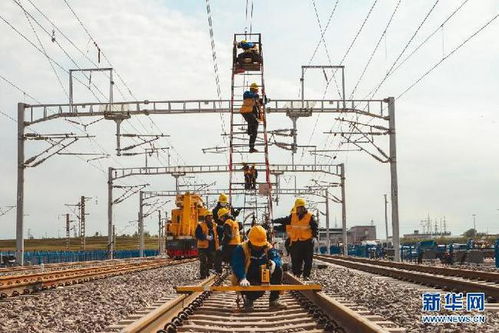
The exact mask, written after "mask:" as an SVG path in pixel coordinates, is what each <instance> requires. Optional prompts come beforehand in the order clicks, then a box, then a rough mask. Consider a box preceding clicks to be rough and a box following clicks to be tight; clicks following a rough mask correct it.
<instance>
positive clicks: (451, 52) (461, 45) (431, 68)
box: [397, 14, 499, 99]
mask: <svg viewBox="0 0 499 333" xmlns="http://www.w3.org/2000/svg"><path fill="white" fill-rule="evenodd" d="M498 16H499V14H496V15H495V16H493V17H492V18H491V19H490V20H488V21H487V22H486V23H485V24H483V25H482V26H481V27H480V28H479V29H478V30H476V31H475V32H473V33H472V34H471V35H470V36H468V38H466V39H465V40H464V41H463V42H461V43H460V44H459V45H458V46H456V47H455V48H454V49H452V51H450V52H449V53H448V54H447V55H446V56H445V57H443V58H442V59H440V61H438V62H437V63H436V64H434V65H433V66H432V67H430V69H428V70H427V71H426V72H425V73H423V74H422V75H421V76H420V77H419V78H418V79H417V80H416V81H414V83H412V84H411V85H409V86H408V87H407V88H406V89H405V90H404V91H403V92H402V93H400V94H399V95H398V96H397V99H399V98H400V97H402V96H404V95H405V94H406V93H407V92H408V91H409V90H411V89H412V88H414V87H415V86H416V85H417V84H418V83H419V82H421V81H422V80H423V79H424V78H425V77H426V76H427V75H428V74H430V73H431V72H432V71H433V70H435V68H437V67H438V66H439V65H440V64H441V63H443V62H444V61H445V60H447V59H448V58H449V57H450V56H452V55H453V54H454V53H456V52H457V51H458V50H459V49H460V48H462V47H463V46H464V45H466V44H467V43H468V42H469V41H470V40H472V39H473V38H474V37H475V36H477V35H478V34H479V33H480V32H482V31H483V30H484V29H485V28H487V27H488V26H489V25H490V24H491V23H492V22H494V21H495V20H496V19H497V17H498Z"/></svg>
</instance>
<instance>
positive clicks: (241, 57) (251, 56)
mask: <svg viewBox="0 0 499 333" xmlns="http://www.w3.org/2000/svg"><path fill="white" fill-rule="evenodd" d="M237 48H238V49H243V52H241V53H239V54H238V55H237V57H236V66H237V68H235V70H236V74H239V73H243V72H244V71H255V70H256V71H258V70H260V67H261V65H262V62H263V58H262V55H261V54H260V51H259V50H258V46H257V45H256V44H255V43H252V42H248V41H246V40H242V41H240V42H239V43H237Z"/></svg>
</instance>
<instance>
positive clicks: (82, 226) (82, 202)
mask: <svg viewBox="0 0 499 333" xmlns="http://www.w3.org/2000/svg"><path fill="white" fill-rule="evenodd" d="M85 215H86V214H85V196H83V195H82V196H81V197H80V248H81V249H82V250H85V245H86V244H85V243H86V238H85Z"/></svg>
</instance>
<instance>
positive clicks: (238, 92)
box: [229, 33, 272, 221]
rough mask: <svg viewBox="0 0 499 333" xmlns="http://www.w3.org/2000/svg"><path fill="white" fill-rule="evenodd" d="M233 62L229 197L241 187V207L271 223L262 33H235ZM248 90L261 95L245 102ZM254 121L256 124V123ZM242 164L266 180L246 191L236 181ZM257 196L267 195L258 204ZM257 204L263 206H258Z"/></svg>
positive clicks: (240, 173)
mask: <svg viewBox="0 0 499 333" xmlns="http://www.w3.org/2000/svg"><path fill="white" fill-rule="evenodd" d="M232 59H233V60H232V78H231V99H230V141H229V169H230V180H229V196H230V198H231V200H232V191H233V190H238V189H242V187H243V186H244V189H245V191H244V193H245V198H244V205H245V206H246V205H248V206H250V207H246V208H247V209H248V211H252V212H253V213H254V214H255V215H256V214H257V212H258V211H261V209H264V210H265V211H266V212H267V213H266V214H265V215H266V219H268V221H270V220H271V219H272V191H271V190H272V184H271V181H270V166H269V145H268V134H267V117H266V112H265V111H266V110H265V103H266V99H267V98H266V95H265V82H264V62H263V49H262V38H261V34H259V33H249V34H248V33H246V34H234V41H233V57H232ZM248 91H251V93H253V94H255V93H258V92H260V93H259V94H258V98H253V99H248V98H247V99H244V97H245V92H248ZM248 101H249V102H248ZM241 108H243V109H244V108H246V111H247V113H248V115H247V116H246V117H243V115H242V113H241ZM251 114H254V115H255V117H253V118H252V116H251ZM247 118H248V119H252V120H248V119H247ZM255 118H256V119H255ZM256 120H257V121H258V123H256ZM256 124H258V125H256ZM255 125H256V126H255ZM259 125H261V126H259ZM255 127H256V128H255ZM255 133H256V138H255V137H253V140H252V141H251V140H250V137H251V136H250V134H253V136H254V135H255ZM245 164H248V165H254V166H255V167H256V169H257V170H259V171H264V173H265V181H264V182H261V181H257V180H256V181H255V183H256V184H255V185H256V187H255V188H253V189H251V188H250V189H249V188H247V184H246V181H245V182H240V181H239V179H241V178H242V175H243V166H244V165H245ZM258 195H264V196H266V199H267V200H266V203H265V204H263V203H262V202H261V201H264V200H260V202H259V201H258V199H257V196H258ZM258 204H263V205H262V206H261V207H259V206H258ZM252 206H254V207H252ZM262 215H263V214H262Z"/></svg>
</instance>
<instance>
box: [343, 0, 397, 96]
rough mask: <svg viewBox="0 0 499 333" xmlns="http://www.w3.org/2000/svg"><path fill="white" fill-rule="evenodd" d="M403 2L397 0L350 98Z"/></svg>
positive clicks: (352, 93) (352, 94)
mask: <svg viewBox="0 0 499 333" xmlns="http://www.w3.org/2000/svg"><path fill="white" fill-rule="evenodd" d="M401 2H402V0H398V1H397V4H396V5H395V8H394V10H393V12H392V14H391V16H390V19H389V20H388V23H387V24H386V26H385V29H384V30H383V33H382V34H381V36H380V38H379V39H378V42H377V43H376V46H375V47H374V50H373V51H372V52H371V55H370V56H369V59H368V60H367V63H366V65H365V66H364V69H363V70H362V73H361V74H360V77H359V78H358V80H357V83H355V86H354V88H353V90H352V92H351V93H350V99H352V98H353V96H354V95H355V92H356V91H357V88H358V86H359V84H360V82H361V81H362V79H363V78H364V75H365V74H366V71H367V68H368V67H369V65H370V64H371V62H372V60H373V58H374V54H375V53H376V51H377V50H378V48H379V45H380V44H381V41H382V40H383V37H384V36H385V34H386V32H387V31H388V28H389V27H390V25H391V24H392V22H393V18H394V17H395V14H397V11H398V9H399V7H400V3H401Z"/></svg>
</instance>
